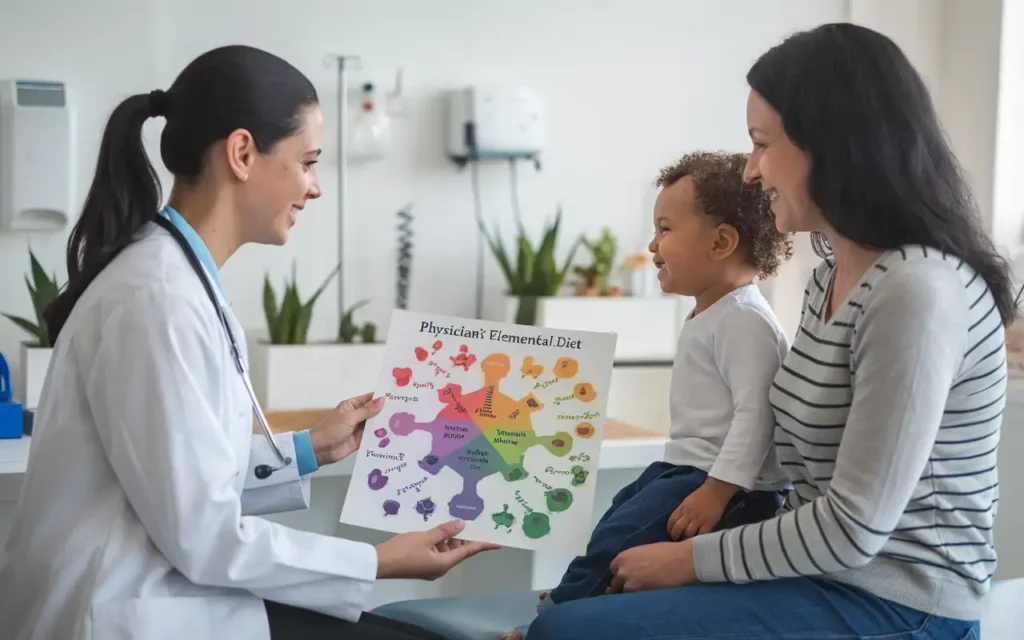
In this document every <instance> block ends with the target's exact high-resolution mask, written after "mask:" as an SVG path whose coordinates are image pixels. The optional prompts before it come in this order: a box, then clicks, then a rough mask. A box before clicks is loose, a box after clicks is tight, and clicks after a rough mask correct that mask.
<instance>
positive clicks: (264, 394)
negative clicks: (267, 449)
mask: <svg viewBox="0 0 1024 640" xmlns="http://www.w3.org/2000/svg"><path fill="white" fill-rule="evenodd" d="M339 270H340V268H339V267H335V268H334V269H333V270H332V271H331V273H330V274H328V275H327V277H326V278H325V279H324V281H323V282H322V283H321V284H320V286H319V287H318V288H317V289H316V291H314V292H313V294H312V295H311V296H310V297H309V298H308V299H305V300H303V298H302V296H301V294H300V292H299V287H298V283H297V281H296V275H295V266H294V265H293V266H292V276H291V280H290V281H288V282H286V283H285V287H284V291H283V293H282V294H281V295H280V296H278V292H277V291H276V290H275V289H274V287H273V285H272V284H271V283H270V278H269V277H264V281H263V313H264V317H265V320H266V325H267V334H266V337H265V338H264V339H258V340H254V341H251V343H250V348H249V353H250V360H251V376H252V383H253V388H254V390H255V391H256V394H257V397H258V398H259V400H260V402H261V404H262V405H263V408H264V409H265V410H266V411H297V410H306V409H325V408H330V407H333V406H335V405H336V404H337V403H338V402H339V401H340V400H343V399H344V398H347V397H349V396H353V395H358V394H360V393H365V392H366V391H370V390H372V389H373V387H374V386H375V384H376V375H377V372H378V370H379V369H380V366H381V365H380V363H381V362H382V361H383V346H382V345H380V344H377V343H376V333H377V331H376V325H374V324H373V323H372V322H367V323H364V324H361V325H357V324H355V323H354V321H353V316H354V313H355V310H356V309H357V308H359V307H361V306H363V305H364V304H366V302H365V301H364V302H361V303H358V304H357V305H354V306H353V307H352V308H350V309H348V310H347V311H346V312H345V313H343V314H342V319H341V322H340V323H339V329H338V335H337V338H335V339H325V340H319V341H311V340H310V339H309V326H310V322H311V320H312V318H313V313H314V311H315V309H316V303H317V302H318V301H319V299H320V296H321V295H322V294H323V292H324V291H325V290H326V288H327V286H328V285H329V284H330V282H331V281H332V280H333V279H334V278H335V277H336V276H337V274H338V272H339Z"/></svg>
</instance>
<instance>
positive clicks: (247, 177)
mask: <svg viewBox="0 0 1024 640" xmlns="http://www.w3.org/2000/svg"><path fill="white" fill-rule="evenodd" d="M248 179H249V174H248V173H247V174H245V175H244V176H242V182H245V181H246V180H248Z"/></svg>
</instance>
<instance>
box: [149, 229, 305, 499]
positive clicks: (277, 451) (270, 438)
mask: <svg viewBox="0 0 1024 640" xmlns="http://www.w3.org/2000/svg"><path fill="white" fill-rule="evenodd" d="M155 221H156V223H157V224H159V225H160V226H161V227H163V228H164V229H165V230H166V231H167V232H168V233H169V234H171V237H172V238H174V240H175V242H177V243H178V246H180V247H181V250H182V251H183V252H184V253H185V257H186V258H187V259H188V262H189V265H190V266H191V267H192V270H193V271H195V273H196V277H198V278H199V280H200V281H201V282H202V283H203V288H204V289H206V295H207V296H209V298H210V302H211V303H213V306H214V307H215V308H216V309H217V318H218V319H219V320H220V324H221V327H223V328H224V333H225V334H226V335H227V338H228V342H229V343H230V345H231V357H232V359H233V360H234V361H235V369H237V370H238V375H239V376H241V378H242V382H243V383H244V384H245V390H246V391H247V392H248V394H249V401H250V402H251V403H252V411H253V413H254V414H255V415H256V421H257V422H259V423H260V428H261V429H262V430H263V437H265V438H266V439H267V443H268V444H269V445H270V449H271V450H272V451H273V452H274V456H275V457H276V458H277V460H278V462H280V463H281V466H280V467H276V468H275V467H271V466H270V465H266V464H261V465H257V466H256V468H255V469H254V474H255V476H256V477H257V478H258V479H260V480H264V479H266V478H268V477H270V474H272V473H274V472H275V471H277V470H278V469H283V468H284V467H287V466H288V465H290V464H291V463H292V459H291V457H289V456H286V455H285V453H284V451H282V450H281V447H280V446H278V444H277V440H275V439H274V433H273V432H272V431H271V430H270V425H269V424H268V423H267V417H266V416H265V415H264V414H263V409H261V408H260V403H259V401H258V400H257V399H256V391H255V390H254V389H253V388H252V382H250V380H249V373H248V371H247V370H246V366H245V360H244V359H243V358H242V350H241V349H240V348H239V346H238V341H237V340H236V339H235V333H234V331H232V330H231V325H230V324H229V322H228V317H227V314H226V313H225V312H224V307H223V306H221V304H220V300H219V299H218V298H217V294H216V293H215V292H214V290H213V285H211V284H210V278H209V276H207V275H206V270H205V269H204V268H203V265H202V263H201V262H199V258H198V256H196V254H195V252H194V251H192V247H190V246H189V244H188V240H186V239H185V236H184V235H182V233H181V231H180V230H179V229H178V228H177V227H176V226H174V223H173V222H171V221H170V220H168V219H167V218H166V217H165V216H163V215H158V216H157V217H156V218H155Z"/></svg>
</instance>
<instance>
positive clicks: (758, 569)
mask: <svg viewBox="0 0 1024 640" xmlns="http://www.w3.org/2000/svg"><path fill="white" fill-rule="evenodd" d="M833 273H834V264H833V263H832V262H831V261H826V262H824V263H822V264H821V265H820V266H819V267H818V268H817V269H816V270H815V271H814V272H813V273H812V275H811V278H810V281H809V283H808V288H807V291H806V292H805V296H804V307H803V309H804V310H803V314H802V318H801V321H800V328H799V330H798V334H797V336H796V338H795V340H794V341H793V345H792V349H791V351H790V353H789V355H788V356H787V357H786V359H785V360H784V361H783V364H782V368H781V369H780V371H779V373H778V375H777V376H776V378H775V380H774V383H773V385H772V389H771V392H770V399H771V403H772V406H773V408H774V410H775V420H776V425H775V445H776V447H777V452H778V457H779V460H780V462H781V464H782V465H783V469H784V470H785V471H786V475H787V476H788V477H789V478H790V480H791V481H792V484H793V491H791V492H790V495H789V498H788V500H787V502H786V504H785V505H784V507H783V509H782V510H781V511H780V512H779V514H778V516H777V517H776V518H773V519H771V520H768V521H766V522H762V523H760V524H755V525H749V526H745V527H740V528H736V529H732V530H729V531H725V532H719V533H713V534H709V535H704V536H699V537H697V538H695V539H694V546H693V549H694V562H695V565H696V570H697V575H698V576H699V578H700V580H701V581H703V582H723V581H729V582H735V583H741V582H749V581H755V580H771V579H774V578H785V577H794V576H822V577H827V578H829V579H832V580H836V581H839V582H843V583H846V584H850V585H853V586H856V587H860V588H862V589H864V590H866V591H869V592H871V593H874V594H875V595H877V596H879V597H882V598H885V599H888V600H891V601H894V602H897V603H899V604H902V605H904V606H908V607H911V608H913V609H917V610H920V611H924V612H927V613H931V614H935V615H940V616H945V617H950V618H959V619H964V620H976V619H978V618H979V617H980V611H981V601H982V598H983V596H984V594H985V593H986V592H987V590H988V587H989V583H990V579H991V577H992V575H993V573H994V572H995V568H996V552H995V547H994V544H993V537H992V525H993V520H994V518H995V515H996V506H997V503H998V500H999V483H998V478H997V472H996V452H997V447H998V442H999V429H1000V425H1001V423H1002V416H1003V407H1004V405H1005V402H1006V388H1007V387H1006V348H1005V344H1004V339H1003V327H1002V323H1001V320H1000V316H999V311H998V309H996V307H995V301H994V298H993V297H992V295H991V293H990V292H989V290H988V287H987V286H986V284H985V282H984V281H983V279H982V278H981V277H980V276H979V275H978V274H977V273H975V272H974V271H973V270H972V269H971V268H970V267H969V266H968V265H967V264H965V263H964V262H963V261H961V260H959V259H958V258H955V257H953V256H949V255H944V254H942V253H940V252H938V251H936V250H934V249H930V248H926V247H921V246H913V247H909V246H908V247H903V248H900V249H896V250H892V251H889V252H886V253H885V254H883V255H882V256H881V257H880V258H879V259H878V260H877V261H876V262H875V264H874V265H873V266H872V267H871V268H870V269H868V271H867V272H866V273H865V274H864V276H863V277H862V278H861V280H860V282H859V283H858V286H857V287H856V288H855V289H854V291H853V292H852V293H851V294H850V296H849V297H848V298H847V300H845V301H843V302H842V303H841V304H840V305H839V306H838V307H836V311H835V314H834V315H833V317H831V318H829V319H828V320H826V318H825V307H826V300H827V298H828V295H827V293H826V292H828V291H829V290H830V285H831V282H832V276H833Z"/></svg>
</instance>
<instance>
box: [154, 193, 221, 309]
mask: <svg viewBox="0 0 1024 640" xmlns="http://www.w3.org/2000/svg"><path fill="white" fill-rule="evenodd" d="M160 215H162V216H163V217H165V218H167V219H168V220H169V221H170V223H171V224H173V225H174V227H175V228H176V229H177V230H178V231H180V232H181V235H183V236H185V240H186V241H187V242H188V246H189V248H190V249H191V250H192V253H194V254H195V255H196V257H197V258H199V262H200V263H201V264H202V265H203V267H204V268H205V269H206V271H207V273H209V274H210V278H212V279H213V282H214V284H216V285H217V289H218V291H220V295H221V297H222V298H224V301H225V302H227V299H228V294H227V292H226V291H225V290H224V284H223V283H222V282H221V280H220V270H218V269H217V263H216V262H214V260H213V255H211V254H210V249H209V248H208V247H207V246H206V243H205V242H203V239H202V238H200V237H199V234H198V233H196V230H195V229H193V228H192V225H190V224H189V223H188V221H187V220H185V218H183V217H182V215H181V214H180V213H178V211H177V210H176V209H175V208H174V207H171V206H165V207H164V208H163V209H162V210H161V211H160Z"/></svg>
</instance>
